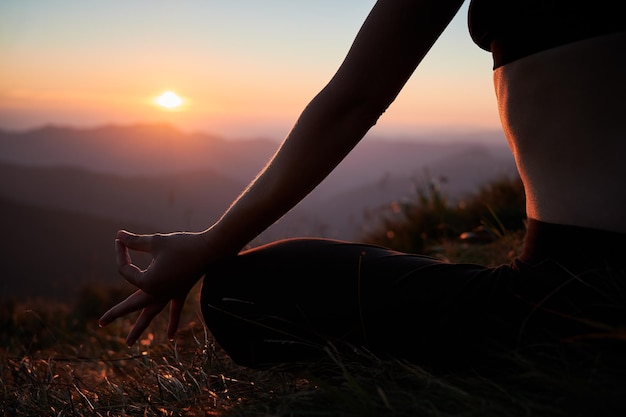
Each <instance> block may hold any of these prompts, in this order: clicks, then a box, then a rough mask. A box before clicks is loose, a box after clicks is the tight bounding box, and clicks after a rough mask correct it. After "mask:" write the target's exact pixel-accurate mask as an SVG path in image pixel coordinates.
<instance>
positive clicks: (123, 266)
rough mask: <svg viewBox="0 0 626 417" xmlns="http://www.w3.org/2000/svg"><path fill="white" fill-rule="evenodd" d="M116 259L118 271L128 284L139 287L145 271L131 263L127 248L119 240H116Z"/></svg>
mask: <svg viewBox="0 0 626 417" xmlns="http://www.w3.org/2000/svg"><path fill="white" fill-rule="evenodd" d="M115 258H116V260H117V270H118V272H119V273H120V275H122V276H123V277H124V278H125V279H126V280H127V281H128V282H130V283H131V284H133V285H135V286H138V285H139V282H140V280H141V278H142V275H143V271H141V269H139V267H137V266H136V265H134V264H133V263H132V262H131V259H130V254H129V253H128V249H127V248H126V246H124V245H123V244H122V242H121V241H120V240H119V239H115Z"/></svg>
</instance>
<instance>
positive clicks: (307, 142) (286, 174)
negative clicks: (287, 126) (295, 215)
mask: <svg viewBox="0 0 626 417" xmlns="http://www.w3.org/2000/svg"><path fill="white" fill-rule="evenodd" d="M384 107H385V106H384V105H382V104H380V105H378V106H376V105H375V104H373V103H370V102H367V101H365V102H362V103H342V102H341V101H340V100H339V101H338V100H337V99H336V98H333V93H332V92H329V91H327V89H325V90H323V91H322V92H321V93H320V94H319V95H318V96H317V97H316V98H315V99H314V100H313V101H312V102H311V103H310V104H309V106H307V108H306V109H305V110H304V112H303V113H302V115H301V116H300V118H299V119H298V121H297V123H296V124H295V126H294V127H293V129H292V130H291V132H290V133H289V135H288V136H287V138H286V139H285V141H284V142H283V144H282V145H281V146H280V148H279V150H278V151H277V152H276V154H275V155H274V157H273V158H272V159H271V160H270V162H269V163H268V164H267V165H266V167H265V168H264V169H263V171H262V172H261V173H260V174H259V175H258V176H257V177H256V179H255V180H254V181H253V182H252V183H251V184H250V185H249V186H248V187H247V188H246V190H245V191H244V192H243V193H242V194H241V195H240V196H239V197H238V198H237V200H236V201H235V202H234V203H233V204H232V205H231V206H230V208H229V209H228V210H227V211H226V213H225V214H224V215H223V216H222V217H221V218H220V219H219V221H218V222H217V223H216V224H215V225H213V226H212V227H211V228H210V229H209V230H208V231H207V232H208V233H210V234H211V235H213V236H218V237H217V240H216V241H219V242H220V250H224V251H226V252H227V253H236V252H237V251H238V250H240V249H241V248H242V247H243V246H245V245H246V244H247V243H248V242H250V241H251V240H252V239H254V238H255V237H256V236H257V235H258V234H260V233H261V232H262V231H263V230H265V229H266V228H267V227H269V226H271V225H272V224H273V223H274V222H275V221H277V220H278V219H279V218H280V217H282V216H283V215H284V214H285V213H287V212H288V211H289V210H290V209H291V208H293V207H294V206H295V205H296V204H297V203H298V202H299V201H301V200H302V199H303V198H304V197H305V196H306V195H307V194H308V193H309V192H310V191H311V190H313V189H314V188H315V187H316V186H317V185H318V184H319V183H320V182H321V181H322V180H323V179H324V178H325V177H326V176H327V175H328V174H329V173H330V172H331V171H332V170H333V169H334V168H335V167H336V166H337V164H339V162H341V160H342V159H343V158H344V157H345V156H346V155H347V154H348V153H349V152H350V150H351V149H352V148H353V147H354V146H355V145H356V144H357V143H358V142H359V141H360V140H361V139H362V137H363V136H364V135H365V133H366V132H367V131H368V130H369V129H370V128H371V127H372V126H373V125H374V124H375V123H376V120H377V118H378V116H379V115H380V114H381V113H382V111H383V110H384Z"/></svg>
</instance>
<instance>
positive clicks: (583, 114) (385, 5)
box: [100, 0, 626, 367]
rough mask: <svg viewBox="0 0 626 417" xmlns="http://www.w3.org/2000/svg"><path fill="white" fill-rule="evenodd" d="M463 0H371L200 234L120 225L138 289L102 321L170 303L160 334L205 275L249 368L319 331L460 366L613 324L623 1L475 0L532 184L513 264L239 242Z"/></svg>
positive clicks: (298, 191)
mask: <svg viewBox="0 0 626 417" xmlns="http://www.w3.org/2000/svg"><path fill="white" fill-rule="evenodd" d="M461 4H462V1H461V0H379V1H378V2H377V3H376V5H375V6H374V7H373V9H372V11H371V13H370V14H369V16H368V17H367V19H366V21H365V22H364V24H363V26H362V28H361V30H360V31H359V33H358V35H357V37H356V39H355V41H354V43H353V45H352V47H351V49H350V51H349V53H348V54H347V56H346V58H345V60H344V62H343V63H342V64H341V66H340V68H339V69H338V71H337V72H336V74H335V75H334V77H333V78H332V79H331V80H330V81H329V83H328V84H327V85H326V87H325V88H324V89H323V90H322V91H321V92H320V93H319V94H318V95H317V96H316V97H315V98H314V99H313V100H312V101H311V102H310V104H309V105H308V106H307V107H306V109H305V110H304V111H303V113H302V114H301V116H300V118H299V119H298V121H297V123H296V124H295V126H294V127H293V129H292V130H291V132H290V133H289V135H288V137H287V138H286V140H285V141H284V142H283V143H282V145H281V146H280V148H279V150H278V151H277V153H276V154H275V155H274V157H273V158H272V159H271V161H270V162H269V163H268V164H267V166H266V167H265V168H264V169H263V170H262V172H261V173H260V174H259V175H258V176H257V177H256V178H255V179H254V181H253V182H252V183H251V184H250V185H249V187H248V188H246V190H245V191H244V192H243V193H242V194H241V195H240V196H239V198H237V199H236V201H235V202H234V203H233V204H232V205H231V206H230V208H229V209H228V210H227V211H226V212H225V213H224V215H223V216H222V217H221V218H220V219H219V220H218V221H217V222H216V223H215V224H213V225H212V226H210V227H208V228H207V229H206V230H204V231H202V232H199V233H172V234H157V235H141V236H140V235H135V234H132V233H129V232H126V231H120V232H119V233H118V236H117V240H116V250H117V256H118V264H119V272H120V274H121V275H122V276H123V277H124V278H125V279H127V280H128V281H129V282H130V283H132V284H134V285H135V286H137V287H138V290H137V291H136V292H135V293H134V294H133V295H131V296H130V297H129V298H127V299H126V300H124V301H122V302H121V303H119V304H117V305H116V306H114V307H113V308H112V309H110V310H109V311H108V312H106V313H105V314H104V315H103V317H102V318H101V321H100V323H101V325H106V324H108V323H110V322H111V321H113V320H115V319H117V318H119V317H122V316H124V315H126V314H129V313H131V312H134V311H138V310H142V313H141V315H140V316H139V318H138V319H137V321H136V323H135V325H134V328H133V329H132V330H131V332H130V334H129V335H128V338H127V342H128V344H129V345H132V344H133V343H134V342H135V341H136V340H137V339H138V338H139V336H140V335H141V333H142V332H143V331H144V330H145V329H146V328H147V326H148V325H149V323H150V322H151V320H152V319H153V318H154V317H155V316H156V315H157V314H158V313H159V312H160V311H161V310H162V309H163V308H164V307H165V306H166V305H167V304H168V303H169V304H170V316H169V317H170V319H169V328H168V336H169V337H170V338H171V337H173V336H174V334H175V331H176V329H177V327H178V323H179V317H180V313H181V309H182V306H183V303H184V301H185V298H186V296H187V294H188V292H189V290H190V289H191V287H192V286H193V285H194V284H195V283H196V282H197V281H198V280H199V279H200V278H201V277H203V276H204V282H203V289H202V299H201V303H202V311H203V315H204V319H205V322H206V324H207V326H208V328H209V330H210V331H211V332H212V334H213V335H214V336H215V337H216V340H217V341H218V343H220V345H221V346H222V347H223V348H224V349H225V350H226V351H227V352H228V353H229V354H230V355H231V357H232V358H233V359H234V360H235V361H236V362H238V363H240V364H242V365H247V366H252V367H260V366H267V365H272V364H275V363H285V362H298V361H307V360H315V359H318V358H320V357H323V355H325V352H324V348H325V347H328V346H332V347H333V348H336V349H343V348H347V349H353V348H357V349H365V350H368V351H370V352H372V353H374V354H375V355H378V356H390V357H397V358H404V359H408V360H412V361H416V362H418V363H420V364H423V365H425V366H431V367H439V366H446V367H449V366H454V365H467V364H474V363H476V362H478V361H482V360H488V359H489V354H490V352H492V350H493V349H500V348H505V349H511V348H516V347H521V346H527V345H529V344H532V343H536V342H543V341H551V340H561V339H563V338H572V337H574V338H575V337H583V336H584V335H588V334H590V333H594V332H597V331H598V328H597V327H595V326H594V325H593V323H596V322H597V321H601V322H602V323H609V324H610V323H617V324H620V323H623V322H624V317H625V316H626V314H625V311H624V309H625V307H626V303H625V297H626V295H625V294H626V284H625V280H624V267H623V265H622V263H621V261H620V259H621V257H622V256H623V254H624V253H626V251H625V249H626V243H625V242H626V239H625V237H626V216H625V215H624V213H626V194H625V193H624V192H623V187H624V185H623V184H624V180H625V179H626V164H623V163H622V162H621V158H622V157H623V156H624V155H626V137H625V136H626V134H625V133H624V132H626V121H625V118H624V115H625V114H626V104H625V102H624V97H626V82H624V79H623V75H624V74H626V24H625V23H624V19H621V18H620V16H621V14H620V13H619V12H618V1H600V2H599V3H598V2H594V4H593V6H589V5H587V6H585V7H583V5H582V3H581V4H580V5H579V4H578V2H571V1H562V0H559V1H550V0H542V1H520V2H498V1H491V0H482V1H481V0H473V1H472V3H471V4H470V9H469V29H470V34H471V36H472V38H473V39H474V41H475V42H476V43H477V44H478V46H480V47H482V48H484V49H486V50H489V51H491V53H492V55H493V58H494V72H493V75H494V86H495V92H496V95H497V99H498V106H499V111H500V115H501V120H502V126H503V128H504V131H505V133H506V137H507V140H508V142H509V145H510V147H511V149H512V151H513V153H514V156H515V159H516V163H517V166H518V169H519V172H520V175H521V177H522V180H523V182H524V187H525V191H526V200H527V215H528V230H527V234H526V238H525V244H524V250H523V253H522V254H521V255H520V256H519V257H518V258H517V259H515V261H514V262H512V263H511V264H510V265H502V266H499V267H496V268H489V267H485V266H482V265H473V264H450V263H444V262H440V261H437V260H434V259H431V258H428V257H424V256H420V255H414V254H406V253H398V252H394V251H391V250H388V249H385V248H380V247H374V246H369V245H361V244H357V243H348V242H339V241H331V240H325V239H291V240H283V241H279V242H275V243H272V244H269V245H265V246H262V247H258V248H253V249H251V250H247V251H243V252H241V253H240V251H241V249H242V248H243V247H244V246H245V245H246V244H247V243H248V242H250V241H251V240H252V239H253V238H254V237H256V236H257V235H258V234H259V233H261V232H262V231H263V230H264V229H265V228H267V227H268V226H270V225H271V224H272V223H274V222H275V221H276V220H277V219H279V218H280V217H281V216H282V215H283V214H285V213H286V212H287V211H288V210H290V209H291V208H292V207H293V206H294V205H295V204H297V203H298V202H299V201H300V200H301V199H302V198H303V197H305V196H306V195H307V193H309V192H310V191H311V190H312V189H313V188H314V187H316V186H317V185H318V184H319V183H320V182H321V181H322V180H323V179H324V178H325V177H326V176H327V175H328V174H329V173H330V172H331V171H332V170H333V169H334V168H335V166H336V165H337V164H338V163H339V162H340V161H341V160H342V159H343V158H344V157H345V156H346V155H347V154H348V153H349V152H350V150H351V149H352V148H353V147H354V146H355V145H356V144H357V143H358V142H359V141H360V140H361V138H363V136H364V135H365V133H366V132H367V131H368V130H369V129H370V128H371V127H372V126H373V125H374V124H375V123H376V121H377V119H378V117H379V116H380V115H381V114H382V113H383V112H384V111H385V109H386V108H387V107H388V106H389V105H390V103H392V102H393V100H394V99H395V97H396V95H397V94H398V93H399V92H400V90H401V89H402V87H403V86H404V84H405V82H406V81H407V79H408V78H409V77H410V76H411V75H412V73H413V71H414V70H415V68H416V67H417V66H418V64H419V63H420V61H421V60H422V58H423V57H424V56H425V55H426V53H427V52H428V51H429V49H430V48H431V46H432V45H433V44H434V42H435V41H436V40H437V38H438V37H439V35H440V34H441V33H442V32H443V31H444V29H445V28H446V26H447V25H448V23H449V22H450V21H451V20H452V18H453V17H454V16H455V14H456V13H457V12H458V10H459V8H460V6H461ZM591 8H593V9H592V10H591ZM294 173H297V175H293V174H294ZM129 249H132V250H139V251H145V252H148V253H151V254H152V255H153V263H152V264H151V265H150V266H149V267H148V268H147V269H146V270H140V269H139V268H138V267H137V266H135V265H133V263H132V261H131V258H130V255H129ZM589 323H592V324H589Z"/></svg>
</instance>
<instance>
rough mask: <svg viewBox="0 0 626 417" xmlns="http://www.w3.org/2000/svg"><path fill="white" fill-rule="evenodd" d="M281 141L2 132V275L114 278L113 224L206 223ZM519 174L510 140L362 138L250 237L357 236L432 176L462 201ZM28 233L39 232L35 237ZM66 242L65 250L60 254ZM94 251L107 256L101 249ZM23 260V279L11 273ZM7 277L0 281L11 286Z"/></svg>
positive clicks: (158, 133)
mask: <svg viewBox="0 0 626 417" xmlns="http://www.w3.org/2000/svg"><path fill="white" fill-rule="evenodd" d="M276 148H277V142H272V141H270V140H250V141H235V140H230V141H229V140H225V139H220V138H216V137H214V136H211V135H206V134H183V133H181V132H179V131H177V130H175V129H171V128H169V127H164V126H131V127H116V126H109V127H102V128H94V129H84V130H82V129H67V128H60V127H48V128H43V129H38V130H34V131H30V132H21V133H19V132H18V133H16V132H14V133H11V132H2V131H0V178H2V180H1V181H0V199H1V200H0V216H1V217H2V221H3V222H4V223H5V225H7V224H8V225H10V227H8V226H5V227H4V230H6V233H4V235H3V238H2V240H1V241H0V243H1V245H2V254H1V255H0V263H2V264H3V265H4V266H3V268H4V269H5V270H6V271H5V272H3V275H4V276H7V277H9V279H10V280H15V279H18V280H22V281H20V283H21V284H22V283H24V282H27V280H28V277H32V276H38V277H40V278H44V279H48V280H52V281H54V282H60V283H67V282H74V281H81V282H82V281H83V280H85V279H96V280H99V279H103V278H102V276H101V275H102V274H100V273H99V272H94V271H100V270H101V269H103V268H106V274H105V275H106V276H110V274H111V270H113V274H114V277H117V276H116V274H115V271H114V269H115V267H114V265H109V264H110V263H113V262H114V258H113V257H112V256H113V249H112V242H113V238H114V233H115V231H116V230H117V229H120V228H127V229H131V230H133V231H137V232H142V233H144V232H146V233H147V232H157V231H161V232H167V231H172V230H199V229H202V228H204V227H207V226H209V225H210V223H211V222H213V221H214V220H216V219H217V218H218V216H219V215H221V214H222V212H223V211H224V210H225V209H226V208H227V207H228V205H229V204H230V203H231V202H232V200H233V199H234V198H235V197H236V196H237V195H238V194H239V193H240V192H241V191H242V190H243V188H244V187H245V185H246V184H247V182H248V181H249V180H250V179H251V178H252V176H253V175H254V174H255V173H256V172H257V171H258V169H260V168H261V167H262V166H263V165H264V164H265V162H266V161H267V159H268V158H269V157H270V156H271V154H272V153H273V152H274V151H275V150H276ZM154 162H156V163H157V164H156V165H155V166H153V165H151V163H152V164H154ZM514 172H515V166H514V163H513V160H512V158H511V156H510V154H508V153H507V150H506V145H505V144H503V145H502V146H496V145H494V146H490V145H486V144H484V143H477V142H475V143H426V142H415V143H412V142H409V141H401V142H393V141H380V140H376V139H373V138H366V139H365V140H364V141H363V142H362V143H361V144H359V145H358V146H357V148H356V149H355V150H354V152H353V153H352V154H351V155H350V156H348V158H346V160H345V161H344V162H342V164H340V166H339V167H338V168H337V169H336V170H335V172H333V173H332V174H331V175H330V176H329V178H327V179H326V180H325V181H324V182H323V183H322V184H321V185H320V187H318V189H316V190H315V191H313V193H311V195H310V196H309V197H307V198H306V199H305V200H304V201H303V202H302V203H300V204H299V205H298V206H297V207H296V208H295V209H294V210H292V212H290V213H288V214H287V215H286V216H284V217H283V218H282V219H280V220H279V221H278V222H277V223H276V224H275V225H274V226H272V227H270V228H269V229H268V230H267V231H266V232H265V233H264V234H262V235H261V236H260V237H259V238H258V239H257V240H255V244H256V243H262V242H264V241H267V240H270V239H275V238H282V237H287V236H294V235H300V236H307V235H308V236H326V237H333V238H340V239H356V238H358V236H359V235H360V234H361V233H362V232H363V230H364V227H365V226H372V225H373V224H375V222H376V216H377V215H378V214H380V213H381V211H384V208H385V207H389V205H390V203H391V202H392V201H394V200H400V199H405V198H410V197H411V195H412V194H414V193H415V191H416V189H417V188H419V187H423V186H426V183H427V181H429V180H434V181H436V182H437V183H438V184H439V185H440V186H441V187H442V189H443V191H444V192H445V193H446V194H448V195H449V196H451V197H452V198H462V196H463V194H465V193H469V192H472V191H474V190H475V189H476V188H477V187H478V186H480V185H483V184H485V183H486V182H488V181H489V180H490V179H495V178H497V177H498V176H503V175H511V174H514ZM33 219H36V220H37V221H33ZM18 226H19V227H18ZM40 231H43V233H40ZM50 231H55V232H50ZM25 236H31V237H32V236H35V238H36V239H38V241H37V245H31V244H29V242H28V239H25ZM77 240H79V241H80V240H82V242H81V243H80V244H76V241H77ZM16 247H17V248H21V250H22V251H21V252H20V250H19V249H18V250H17V251H16V249H15V248H16ZM47 247H51V248H53V250H46V248H47ZM64 247H66V248H72V250H71V252H72V253H71V254H70V253H66V252H63V251H60V249H62V248H64ZM7 248H11V250H7ZM101 251H105V252H106V254H104V255H102V256H104V258H101V255H97V253H100V252H101ZM55 253H56V255H54V254H55ZM24 254H27V256H26V255H24ZM43 255H45V256H43ZM53 255H54V256H53ZM24 256H26V257H24ZM64 257H65V258H66V259H65V260H64V261H68V258H73V262H74V263H75V264H76V265H77V266H76V268H75V269H73V270H72V271H73V272H70V271H69V269H68V268H67V265H66V264H65V263H64V262H60V263H59V262H57V261H56V260H55V259H57V258H64ZM27 259H28V260H29V261H28V260H27ZM97 259H103V260H102V261H98V262H95V261H94V260H97ZM24 262H27V263H28V262H29V264H28V268H22V269H23V270H25V271H30V275H29V274H26V273H25V274H24V276H22V275H19V274H17V275H16V272H15V271H20V270H21V269H20V264H21V265H24ZM69 262H72V260H69ZM94 262H95V263H94ZM79 265H80V267H79ZM85 271H92V272H90V273H89V274H85V273H84V272H85ZM27 276H28V277H27ZM98 276H100V278H97V277H98ZM94 277H95V278H94ZM23 280H26V281H23ZM105 282H106V281H105ZM21 284H20V285H21ZM11 285H13V284H6V283H5V284H3V287H4V288H5V290H7V291H8V290H9V289H10V288H12V287H11ZM38 285H39V284H38ZM63 285H65V284H63ZM68 285H69V284H68ZM77 285H78V284H77ZM44 287H46V286H45V285H43V287H42V288H44ZM50 291H52V289H51V290H50ZM9 292H11V291H9Z"/></svg>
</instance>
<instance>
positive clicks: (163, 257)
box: [100, 230, 214, 346]
mask: <svg viewBox="0 0 626 417" xmlns="http://www.w3.org/2000/svg"><path fill="white" fill-rule="evenodd" d="M129 250H136V251H140V252H147V253H149V254H151V255H152V262H151V263H150V265H149V266H148V268H146V269H144V270H142V269H141V268H139V267H138V266H137V265H135V264H133V263H132V260H131V256H130V252H129ZM115 252H116V258H117V265H118V271H119V273H120V275H122V276H123V277H124V278H125V279H126V280H127V281H128V282H130V283H131V284H133V285H134V286H136V287H137V288H138V290H137V291H136V292H135V293H133V294H132V295H131V296H129V297H128V298H127V299H125V300H124V301H122V302H120V303H119V304H117V305H115V306H114V307H112V308H111V309H110V310H109V311H107V312H106V313H104V315H103V316H102V317H101V318H100V326H106V325H107V324H109V323H111V322H112V321H114V320H116V319H118V318H120V317H122V316H125V315H127V314H130V313H132V312H135V311H139V310H142V312H141V314H140V315H139V318H138V319H137V321H136V322H135V325H134V326H133V328H132V330H131V331H130V333H129V334H128V337H127V338H126V343H127V344H128V345H129V346H131V345H132V344H134V343H135V342H136V341H137V339H138V338H139V336H141V333H143V331H144V330H145V329H146V328H147V327H148V325H149V324H150V322H151V321H152V320H153V319H154V318H155V317H156V316H157V314H159V313H160V312H161V310H163V308H164V307H165V306H166V305H167V304H168V303H170V316H169V324H168V328H167V336H168V337H169V338H170V339H172V338H173V337H174V335H175V334H176V330H177V328H178V324H179V321H180V315H181V312H182V309H183V306H184V304H185V299H186V298H187V295H188V294H189V291H190V290H191V288H192V287H193V286H194V285H195V284H196V282H198V280H199V279H200V278H201V277H202V276H203V275H204V271H205V270H206V268H207V266H208V265H209V263H210V262H211V258H212V255H213V256H214V254H212V253H211V251H210V250H209V246H208V245H207V244H206V242H205V240H204V239H203V235H202V234H199V233H171V234H154V235H136V234H133V233H129V232H126V231H123V230H122V231H119V232H118V233H117V239H116V240H115Z"/></svg>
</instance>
